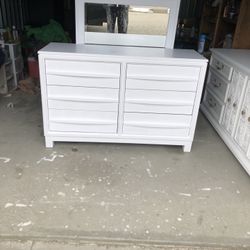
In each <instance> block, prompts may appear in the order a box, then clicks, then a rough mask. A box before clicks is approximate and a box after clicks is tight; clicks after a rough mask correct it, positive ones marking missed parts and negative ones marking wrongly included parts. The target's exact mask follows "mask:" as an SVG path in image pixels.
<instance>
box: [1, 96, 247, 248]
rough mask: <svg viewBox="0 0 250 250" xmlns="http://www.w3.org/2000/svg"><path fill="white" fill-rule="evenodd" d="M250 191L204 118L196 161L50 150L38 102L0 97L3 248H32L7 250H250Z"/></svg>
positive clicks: (154, 151) (169, 151) (72, 146)
mask: <svg viewBox="0 0 250 250" xmlns="http://www.w3.org/2000/svg"><path fill="white" fill-rule="evenodd" d="M11 104H13V105H14V107H12V105H11ZM249 192H250V177H249V176H248V175H247V174H246V172H245V171H244V170H243V168H242V167H241V166H240V165H239V163H238V162H237V161H236V159H235V158H234V156H233V155H232V154H231V153H230V151H229V150H228V149H227V147H226V146H225V145H224V144H223V142H222V141H221V140H220V138H219V137H218V136H217V134H216V133H215V131H214V130H213V129H212V127H211V126H210V125H209V124H208V122H207V121H206V120H205V119H204V117H203V116H202V115H200V117H199V122H198V128H197V132H196V137H195V141H194V144H193V149H192V152H191V153H183V152H182V148H181V147H173V146H168V147H166V146H149V145H113V144H88V143H56V144H55V147H54V148H53V149H46V148H45V147H44V139H43V132H42V115H41V107H40V97H38V96H28V95H26V94H22V93H21V92H16V93H14V94H13V95H12V96H10V97H0V214H1V216H0V240H2V243H1V244H9V243H8V242H9V241H11V240H12V239H15V240H17V239H20V240H24V241H26V240H30V241H27V242H25V243H22V244H24V245H23V246H24V247H23V248H9V249H25V250H26V249H27V250H29V249H33V250H38V249H52V248H48V247H41V245H39V244H45V243H39V242H38V243H36V244H34V242H36V241H43V240H59V242H60V240H64V241H67V240H72V241H74V242H75V241H91V242H112V243H114V242H117V244H118V243H119V244H120V243H121V242H122V243H124V244H125V243H130V244H153V245H154V246H155V245H159V246H162V245H165V244H172V245H173V244H180V245H205V246H215V245H217V246H226V249H229V246H234V247H236V249H240V246H244V247H246V248H247V249H250V209H249V208H250V195H249ZM6 241H7V243H6ZM1 244H0V249H1V250H2V249H4V250H6V249H8V248H7V245H5V246H6V247H1ZM13 244H14V243H13ZM39 247H40V248H39ZM53 249H64V248H62V247H58V248H56V247H55V248H53ZM65 249H66V248H65ZM68 249H71V248H69V247H68V248H67V250H68ZM77 249H97V248H77ZM98 249H112V248H98ZM115 249H117V248H115ZM119 249H126V250H127V249H137V248H132V247H128V248H127V247H123V248H119ZM138 249H139V248H138ZM141 249H146V248H140V250H141ZM147 249H153V248H147ZM154 249H155V248H154ZM157 249H159V248H157ZM164 249H168V248H166V247H164ZM171 249H172V248H171ZM175 249H181V248H175ZM183 249H184V248H183ZM186 249H189V248H185V250H186ZM190 249H195V248H194V247H193V248H190Z"/></svg>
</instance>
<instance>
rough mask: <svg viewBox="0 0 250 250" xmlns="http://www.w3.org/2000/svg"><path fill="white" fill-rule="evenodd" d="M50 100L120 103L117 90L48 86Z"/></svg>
mask: <svg viewBox="0 0 250 250" xmlns="http://www.w3.org/2000/svg"><path fill="white" fill-rule="evenodd" d="M47 91H48V98H49V99H52V100H53V99H56V100H72V101H74V100H76V101H77V100H79V101H81V100H82V101H84V100H85V101H87V100H90V101H91V100H107V101H117V102H118V94H119V92H118V90H117V89H104V88H103V89H102V88H82V87H70V86H48V87H47Z"/></svg>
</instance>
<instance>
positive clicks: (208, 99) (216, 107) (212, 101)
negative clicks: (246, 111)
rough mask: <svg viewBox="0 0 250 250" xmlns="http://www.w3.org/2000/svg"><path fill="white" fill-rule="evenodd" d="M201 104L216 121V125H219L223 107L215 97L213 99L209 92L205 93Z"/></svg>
mask: <svg viewBox="0 0 250 250" xmlns="http://www.w3.org/2000/svg"><path fill="white" fill-rule="evenodd" d="M203 103H204V104H205V106H206V107H207V109H208V110H209V112H210V113H211V115H213V117H214V118H215V119H216V121H217V122H218V123H221V119H222V115H223V111H224V105H223V104H221V103H220V102H219V101H218V99H217V98H216V97H214V96H213V95H212V94H211V93H210V92H208V91H206V93H205V97H204V101H203Z"/></svg>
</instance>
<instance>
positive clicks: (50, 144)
mask: <svg viewBox="0 0 250 250" xmlns="http://www.w3.org/2000/svg"><path fill="white" fill-rule="evenodd" d="M45 146H46V148H53V147H54V142H53V141H52V140H51V139H50V138H48V137H45Z"/></svg>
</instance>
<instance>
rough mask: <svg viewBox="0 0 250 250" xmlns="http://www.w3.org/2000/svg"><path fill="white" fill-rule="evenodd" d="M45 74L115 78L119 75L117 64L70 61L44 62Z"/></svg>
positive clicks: (118, 65)
mask: <svg viewBox="0 0 250 250" xmlns="http://www.w3.org/2000/svg"><path fill="white" fill-rule="evenodd" d="M46 72H47V74H51V73H63V74H67V73H69V74H75V75H102V76H107V77H108V76H116V77H119V75H120V64H119V63H104V62H89V61H88V62H87V61H70V60H64V61H63V60H51V59H50V60H46Z"/></svg>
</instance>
